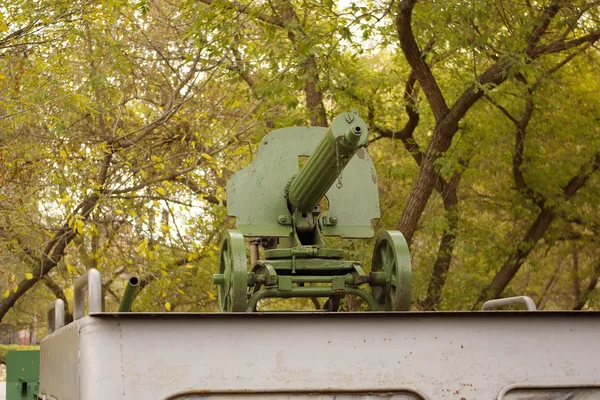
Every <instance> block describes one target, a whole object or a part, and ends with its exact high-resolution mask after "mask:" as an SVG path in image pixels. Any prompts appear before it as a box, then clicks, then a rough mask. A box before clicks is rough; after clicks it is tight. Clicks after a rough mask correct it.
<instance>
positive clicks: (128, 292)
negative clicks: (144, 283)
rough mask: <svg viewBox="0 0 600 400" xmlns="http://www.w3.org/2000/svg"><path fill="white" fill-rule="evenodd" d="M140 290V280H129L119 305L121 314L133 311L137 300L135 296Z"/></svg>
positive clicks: (133, 278) (133, 277) (132, 278)
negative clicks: (134, 302) (132, 307)
mask: <svg viewBox="0 0 600 400" xmlns="http://www.w3.org/2000/svg"><path fill="white" fill-rule="evenodd" d="M139 290H140V287H139V279H138V278H136V277H135V276H132V277H131V278H129V280H128V281H127V285H126V286H125V291H124V292H123V297H122V298H121V303H120V304H119V310H118V311H119V312H129V311H131V306H132V305H133V300H135V296H136V295H137V293H138V291H139Z"/></svg>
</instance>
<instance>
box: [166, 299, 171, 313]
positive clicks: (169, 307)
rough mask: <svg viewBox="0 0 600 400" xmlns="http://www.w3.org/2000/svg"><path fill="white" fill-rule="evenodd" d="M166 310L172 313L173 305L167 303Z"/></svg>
mask: <svg viewBox="0 0 600 400" xmlns="http://www.w3.org/2000/svg"><path fill="white" fill-rule="evenodd" d="M165 308H166V309H167V311H171V303H169V302H168V301H167V302H166V303H165Z"/></svg>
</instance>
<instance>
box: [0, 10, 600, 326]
mask: <svg viewBox="0 0 600 400" xmlns="http://www.w3.org/2000/svg"><path fill="white" fill-rule="evenodd" d="M546 3H549V2H520V3H514V2H506V1H498V0H485V1H479V2H460V1H458V2H457V1H454V2H443V1H429V2H424V1H423V2H417V5H416V6H415V9H414V10H413V18H412V28H413V32H414V33H415V40H416V41H417V43H418V45H419V46H420V48H421V49H424V50H425V53H424V55H423V56H424V58H425V60H426V62H427V64H428V65H430V68H431V70H432V73H433V75H434V77H435V78H436V82H437V84H438V86H439V88H440V91H441V93H442V95H443V96H444V99H445V101H446V103H447V104H448V106H449V107H451V106H452V105H453V104H454V103H455V102H456V101H457V99H459V98H460V97H461V95H463V94H464V93H465V91H466V90H478V89H483V90H484V92H485V97H482V98H480V99H479V100H478V101H477V102H474V104H473V105H471V106H470V107H469V110H468V112H467V113H466V114H465V116H464V117H463V118H462V119H461V120H460V122H459V123H458V130H457V132H456V134H455V136H454V137H453V139H452V140H451V145H450V146H449V148H448V151H446V152H444V153H443V154H436V155H435V156H436V157H435V160H434V162H433V165H434V168H435V171H436V173H437V174H438V178H439V179H443V180H445V181H450V180H451V179H453V177H456V176H460V184H459V185H458V189H457V198H458V204H457V207H456V210H454V211H452V212H450V211H448V210H446V209H445V208H444V203H443V198H444V197H443V195H440V194H439V193H436V192H434V193H433V194H432V195H431V196H430V197H428V198H427V199H426V207H425V212H424V214H423V216H422V217H421V218H420V220H419V224H418V226H417V230H416V234H415V236H414V238H413V241H412V257H413V265H414V275H415V278H414V298H415V304H414V308H415V309H420V308H422V304H423V301H424V299H425V298H426V297H427V293H428V289H429V286H430V283H431V274H432V270H433V266H434V264H435V263H436V260H437V259H438V258H439V257H440V255H443V252H442V253H440V251H439V248H440V238H441V237H442V235H443V234H445V233H453V234H454V235H455V239H454V241H453V244H454V246H453V248H452V250H451V255H452V259H451V264H450V269H449V272H448V274H447V280H446V284H445V285H444V286H443V289H442V301H441V303H440V304H439V305H438V306H437V308H441V309H468V308H470V307H471V306H472V305H473V304H474V302H475V301H476V300H477V297H478V295H479V294H480V292H481V290H482V288H484V287H485V286H486V285H488V284H489V282H490V281H491V279H492V278H493V277H494V276H495V274H496V273H497V272H498V270H499V269H500V268H501V266H502V264H503V263H504V262H505V261H506V260H507V259H509V258H510V257H511V255H512V254H514V253H515V252H518V251H519V249H521V248H522V247H521V246H523V243H521V242H522V239H523V237H524V236H525V235H526V233H527V232H528V229H529V228H530V227H531V225H532V223H533V222H534V221H535V220H536V218H537V216H538V214H539V213H540V204H539V203H540V202H539V201H536V198H537V199H538V200H539V199H542V198H543V199H544V201H543V202H544V204H545V205H546V206H547V207H548V208H550V209H552V210H553V213H554V214H555V215H556V218H555V220H554V221H553V223H552V224H551V225H550V226H549V228H548V230H547V232H545V234H544V235H543V237H542V238H541V239H540V241H539V242H536V244H535V245H533V246H532V247H530V248H529V249H528V250H531V252H530V253H529V254H528V256H527V257H526V258H525V259H524V260H523V266H522V268H521V269H520V270H519V272H518V273H517V274H516V275H515V277H514V278H513V279H512V281H511V284H510V285H509V287H508V289H507V291H506V292H505V293H509V292H511V293H512V292H514V293H519V294H530V295H532V297H534V299H535V300H536V301H537V302H538V303H543V304H544V305H545V306H546V307H548V308H572V307H573V306H574V303H576V300H577V297H578V296H582V295H583V294H584V292H585V290H586V288H587V285H588V284H589V283H590V282H593V279H594V276H596V275H597V272H596V267H595V266H596V265H598V252H597V249H598V246H597V237H598V234H597V230H598V226H600V215H599V214H598V207H597V205H598V204H599V201H600V177H598V174H597V173H596V174H593V175H591V176H590V178H589V179H588V180H587V182H586V184H585V185H584V186H583V188H582V189H581V190H579V191H578V193H577V194H576V195H575V196H573V197H572V198H566V197H565V196H564V192H563V188H564V187H565V185H567V184H568V183H569V181H570V179H572V178H573V177H574V176H575V175H577V173H578V171H579V170H580V168H581V167H582V165H584V164H585V162H586V161H587V160H589V159H590V158H591V157H592V156H593V155H594V154H595V153H596V152H598V149H600V130H599V129H600V128H599V126H600V124H598V113H597V110H598V109H600V98H599V97H598V95H597V94H598V93H600V80H599V79H600V78H599V77H598V74H597V70H598V68H597V66H598V63H599V61H600V58H599V57H600V54H599V53H598V50H597V48H596V47H597V44H596V47H593V46H587V44H586V43H582V44H581V45H578V46H575V47H572V48H568V49H566V50H564V51H557V52H555V53H549V54H547V55H544V56H543V57H542V56H540V57H536V58H534V57H533V56H532V55H531V54H528V53H527V43H528V41H531V36H532V32H533V30H534V29H535V27H536V26H537V25H536V24H538V23H539V20H540V18H541V17H542V16H543V13H544V9H545V8H544V7H546V6H547V4H546ZM569 3H570V4H569V6H568V7H564V8H563V9H562V10H561V12H560V13H557V14H556V16H555V17H554V18H553V19H552V20H551V21H550V22H549V24H548V26H547V29H546V31H545V33H544V35H543V37H542V38H541V39H540V46H547V45H549V44H551V43H554V42H555V41H556V40H561V38H564V40H571V39H573V38H577V37H582V36H584V35H586V34H588V33H589V32H592V31H593V29H594V27H596V29H597V26H598V20H599V18H600V16H599V15H598V10H597V9H596V8H593V7H589V4H588V3H589V2H586V1H583V0H581V1H575V2H569ZM232 4H233V3H232V2H229V1H226V0H225V1H218V2H213V4H212V5H210V6H208V5H206V4H204V3H203V2H199V1H186V0H182V1H176V2H165V1H162V0H159V1H153V2H150V1H138V2H123V1H114V0H105V1H101V2H87V1H78V2H64V1H61V0H52V1H49V2H44V4H43V5H40V3H39V2H34V1H30V0H20V1H16V2H15V1H13V2H11V3H10V4H7V5H6V6H5V7H4V8H2V10H1V11H0V13H1V14H0V132H2V135H1V137H0V209H1V210H2V221H1V222H0V261H1V265H2V267H1V268H0V292H1V293H3V294H4V299H5V302H4V303H1V304H0V311H1V315H0V316H1V317H2V320H3V321H4V322H10V323H13V324H15V325H16V326H31V325H32V324H35V322H34V321H38V322H37V324H41V323H42V322H43V321H44V319H45V308H46V305H47V304H48V303H49V302H50V301H52V300H53V299H54V298H56V296H64V297H65V299H66V300H67V302H68V303H69V304H71V303H72V295H73V293H72V289H71V288H72V284H73V282H74V280H75V279H76V278H77V276H79V275H80V274H81V273H83V272H84V271H85V270H86V269H88V268H92V267H95V268H98V269H100V270H101V272H102V274H103V279H104V281H105V286H106V289H107V308H108V309H109V310H114V309H116V307H117V305H118V303H119V300H120V296H121V293H122V291H123V284H124V281H125V280H126V279H127V278H128V277H129V276H131V275H137V276H139V277H140V280H141V281H142V283H143V284H144V285H145V286H146V287H145V288H144V290H143V291H142V292H141V293H140V294H139V296H138V297H137V299H136V301H135V303H134V305H133V309H134V310H137V311H141V310H145V311H201V310H215V309H216V299H215V294H216V291H215V288H214V287H213V285H212V283H211V275H212V273H214V272H215V271H216V264H217V260H218V254H217V253H218V244H219V239H220V232H222V230H223V229H226V228H228V227H232V226H234V221H232V220H231V219H229V218H228V217H227V215H226V207H225V202H226V193H225V185H226V182H227V179H228V177H229V176H231V174H232V173H234V172H235V171H236V170H238V169H240V168H241V167H243V166H245V165H247V164H248V163H249V162H250V160H251V159H252V157H253V155H254V153H255V152H256V149H257V145H258V143H259V142H260V140H261V138H262V137H263V136H264V135H265V134H266V133H267V132H268V131H270V130H272V129H275V128H279V127H284V126H291V125H306V124H308V122H309V121H310V120H311V113H312V112H313V111H314V110H312V109H311V106H310V105H309V104H310V103H309V101H308V98H307V93H308V89H307V88H309V87H311V85H312V86H313V90H314V91H317V92H318V93H320V95H321V96H322V101H321V103H322V105H323V107H324V109H325V112H326V114H327V117H328V118H329V120H330V119H331V117H332V116H334V115H336V114H337V113H338V112H340V111H346V110H354V109H356V110H358V111H359V112H360V114H361V115H362V116H363V117H364V118H365V119H366V120H367V121H368V123H369V125H370V128H371V131H372V136H371V137H372V143H371V144H370V146H369V153H370V155H371V157H372V158H373V159H374V161H375V163H376V168H377V172H378V177H379V188H380V198H381V204H380V206H381V219H380V220H379V221H376V225H375V226H376V229H377V230H381V229H393V228H394V227H395V226H397V224H398V221H399V219H400V217H401V215H402V214H403V213H404V212H406V210H405V206H406V204H407V203H408V200H409V198H410V196H411V187H412V186H413V184H414V183H415V180H416V179H417V177H418V176H419V174H420V173H421V172H422V170H423V168H424V167H423V166H422V165H421V166H420V165H418V164H417V162H416V161H415V160H416V159H417V158H418V156H419V154H420V153H419V151H421V152H422V153H423V154H424V153H425V152H426V151H427V148H428V145H429V143H430V141H431V140H432V137H434V135H435V130H436V126H437V125H436V124H437V121H436V118H435V116H434V112H433V111H432V109H431V107H430V104H429V102H428V96H427V95H426V93H425V90H424V88H423V87H422V85H421V84H420V83H419V82H417V83H416V84H415V86H414V91H413V92H411V93H410V95H407V94H406V89H407V86H406V83H407V81H408V80H409V76H411V70H412V68H411V66H410V64H409V63H408V62H407V60H406V57H405V55H404V54H403V51H402V49H401V48H400V47H401V46H400V44H399V39H398V27H397V25H396V18H395V17H396V14H397V12H398V10H397V7H396V5H395V4H394V5H393V6H392V7H391V8H390V6H389V2H367V1H364V2H363V1H356V2H351V3H350V4H347V3H343V2H338V3H334V2H325V3H324V2H320V1H319V2H318V1H311V0H307V1H303V2H297V1H291V2H290V1H287V0H278V1H277V2H274V3H273V4H274V7H273V8H272V7H271V6H270V4H269V3H268V2H259V3H251V4H250V5H249V6H248V8H246V9H244V10H243V12H242V11H240V9H239V8H237V7H234V6H232ZM286 4H287V5H289V6H290V7H291V9H292V10H295V14H296V16H297V20H296V19H286V22H285V23H284V22H282V21H283V17H284V13H282V12H281V7H283V6H285V5H286ZM278 7H279V8H278ZM568 57H571V58H570V59H567V58H568ZM311 61H314V70H312V69H311V68H312V67H311V68H309V67H310V65H311V64H310V62H311ZM563 62H564V65H561V67H560V68H558V69H556V70H555V71H554V70H553V68H555V67H556V66H557V65H560V64H561V63H563ZM496 63H501V65H502V66H503V68H504V69H503V75H502V76H503V79H504V80H503V81H502V82H501V83H500V84H498V85H496V84H487V85H480V84H479V83H477V84H475V85H474V86H473V87H472V88H474V89H469V88H471V85H473V84H474V83H475V82H476V79H477V77H478V76H479V75H480V74H482V73H483V72H484V71H485V70H486V69H488V68H490V67H491V66H493V65H495V64H496ZM315 74H316V75H315ZM316 78H318V79H316ZM529 97H531V98H532V99H533V103H534V111H533V114H532V117H531V120H530V121H529V124H528V125H527V135H526V138H525V145H524V150H523V162H522V165H520V166H519V168H518V169H519V170H520V171H521V172H522V174H523V176H524V179H525V181H526V183H527V186H528V188H529V190H531V192H532V193H535V196H537V197H536V198H533V199H532V198H531V196H528V195H527V192H526V191H524V190H521V189H518V188H517V187H516V184H515V180H514V171H513V159H514V154H515V124H514V123H513V122H512V121H511V120H510V119H509V118H508V117H507V115H506V114H510V115H511V116H512V117H514V119H517V120H519V119H520V118H522V115H523V112H524V109H525V105H526V104H527V102H528V99H529ZM407 109H408V110H412V111H414V112H417V113H418V117H419V121H418V125H417V126H416V128H415V130H414V132H412V136H411V140H413V142H414V143H415V144H416V145H418V147H419V151H417V150H414V149H413V150H412V151H409V150H408V149H407V147H406V145H405V140H406V138H403V137H401V136H398V135H400V132H402V128H403V127H405V125H406V124H407V122H408V121H409V115H408V113H407ZM502 110H503V111H502ZM384 132H392V133H394V134H391V135H387V136H386V135H384V134H383V133H384ZM396 133H398V135H395V134H396ZM90 202H93V206H92V207H91V210H90V211H89V212H87V213H86V212H85V207H86V205H88V204H91V203H90ZM453 216H455V217H456V219H457V223H456V224H453V223H452V221H451V219H452V217H453ZM69 233H73V234H74V235H73V237H70V236H69ZM66 237H69V243H68V245H67V246H66V247H65V248H64V251H61V252H60V254H54V253H52V252H53V251H55V250H56V248H58V247H59V245H57V243H60V242H61V240H62V239H64V238H66ZM372 245H373V243H370V242H368V241H365V242H348V243H344V244H343V246H344V248H345V249H346V250H347V251H348V252H349V253H351V254H353V255H356V256H357V257H358V258H359V259H362V260H364V264H365V266H366V267H367V269H368V267H369V264H370V254H371V248H372ZM574 248H576V249H577V250H576V252H577V257H576V258H577V262H576V263H574V262H573V251H574V250H573V249H574ZM53 254H54V255H53ZM54 256H56V257H54ZM48 259H51V260H53V261H56V265H55V266H52V268H50V270H49V271H45V272H44V273H41V272H40V270H38V269H36V267H38V266H40V265H42V264H43V263H44V260H48ZM565 260H567V261H565ZM559 265H560V268H559V267H558V266H559ZM575 265H576V266H575ZM575 270H576V271H575ZM599 270H600V269H599ZM36 271H37V272H36ZM42 275H44V276H46V277H47V278H49V279H42V280H40V278H41V277H42ZM27 281H35V282H37V283H36V284H35V285H34V286H33V287H32V288H31V289H28V290H27V291H25V293H24V294H23V295H21V294H20V293H18V292H19V288H20V287H21V288H22V287H24V284H26V283H27ZM53 283H54V284H55V285H53ZM57 288H58V289H57ZM547 288H549V289H547ZM9 300H10V301H12V300H14V302H12V303H11V304H9ZM311 305H312V304H311V303H310V301H307V303H306V304H305V307H307V308H310V307H311ZM599 305H600V296H598V294H597V293H596V292H593V291H592V293H591V294H590V295H589V296H588V297H587V302H586V307H590V308H597V307H598V306H599ZM3 307H8V308H7V309H6V310H4V309H3ZM11 307H12V308H13V309H14V310H16V311H17V312H14V313H12V312H8V313H7V312H6V311H7V310H8V309H10V308H11Z"/></svg>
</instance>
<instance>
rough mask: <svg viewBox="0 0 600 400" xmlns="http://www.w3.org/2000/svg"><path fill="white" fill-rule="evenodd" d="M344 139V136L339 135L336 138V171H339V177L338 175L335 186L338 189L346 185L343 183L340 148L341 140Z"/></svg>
mask: <svg viewBox="0 0 600 400" xmlns="http://www.w3.org/2000/svg"><path fill="white" fill-rule="evenodd" d="M342 139H343V136H338V137H336V138H335V167H336V172H337V177H338V178H337V183H336V184H335V187H336V188H338V189H341V188H342V187H344V185H343V184H342V167H341V166H340V149H339V142H340V140H342Z"/></svg>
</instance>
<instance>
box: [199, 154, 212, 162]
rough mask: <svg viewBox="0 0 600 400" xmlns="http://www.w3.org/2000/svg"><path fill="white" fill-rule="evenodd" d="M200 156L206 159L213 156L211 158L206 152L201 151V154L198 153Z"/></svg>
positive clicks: (210, 158)
mask: <svg viewBox="0 0 600 400" xmlns="http://www.w3.org/2000/svg"><path fill="white" fill-rule="evenodd" d="M200 157H202V158H204V159H207V160H209V161H211V160H212V159H213V158H212V157H211V156H210V155H209V154H206V153H202V154H201V155H200Z"/></svg>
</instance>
